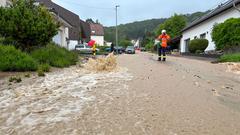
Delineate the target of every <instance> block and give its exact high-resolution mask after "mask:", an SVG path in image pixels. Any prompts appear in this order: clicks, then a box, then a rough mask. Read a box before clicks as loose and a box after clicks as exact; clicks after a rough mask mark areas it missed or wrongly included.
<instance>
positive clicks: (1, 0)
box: [0, 0, 11, 7]
mask: <svg viewBox="0 0 240 135" xmlns="http://www.w3.org/2000/svg"><path fill="white" fill-rule="evenodd" d="M10 5H11V2H10V0H0V7H8V6H10Z"/></svg>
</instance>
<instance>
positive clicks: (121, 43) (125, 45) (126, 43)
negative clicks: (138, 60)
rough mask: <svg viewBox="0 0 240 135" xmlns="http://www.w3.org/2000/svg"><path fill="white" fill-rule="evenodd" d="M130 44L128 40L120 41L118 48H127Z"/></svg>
mask: <svg viewBox="0 0 240 135" xmlns="http://www.w3.org/2000/svg"><path fill="white" fill-rule="evenodd" d="M132 45H133V44H132V42H131V41H130V40H127V39H124V40H121V41H120V46H122V47H124V48H127V47H128V46H132Z"/></svg>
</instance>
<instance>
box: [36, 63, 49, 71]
mask: <svg viewBox="0 0 240 135" xmlns="http://www.w3.org/2000/svg"><path fill="white" fill-rule="evenodd" d="M50 68H51V67H50V65H49V64H41V65H39V66H38V70H42V71H43V72H50Z"/></svg>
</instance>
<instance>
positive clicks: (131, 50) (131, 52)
mask: <svg viewBox="0 0 240 135" xmlns="http://www.w3.org/2000/svg"><path fill="white" fill-rule="evenodd" d="M125 52H126V53H127V54H135V48H134V46H128V47H127V48H126V50H125Z"/></svg>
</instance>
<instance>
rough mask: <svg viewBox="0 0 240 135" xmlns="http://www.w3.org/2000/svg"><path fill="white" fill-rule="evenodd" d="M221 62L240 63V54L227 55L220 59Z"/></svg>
mask: <svg viewBox="0 0 240 135" xmlns="http://www.w3.org/2000/svg"><path fill="white" fill-rule="evenodd" d="M219 61H220V62H240V53H234V54H226V55H223V56H221V57H220V60H219Z"/></svg>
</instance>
